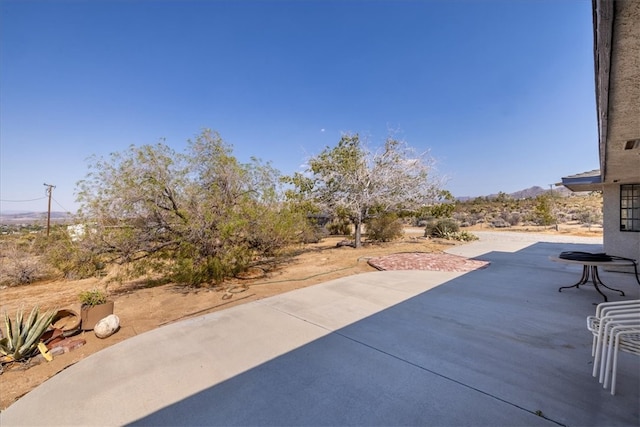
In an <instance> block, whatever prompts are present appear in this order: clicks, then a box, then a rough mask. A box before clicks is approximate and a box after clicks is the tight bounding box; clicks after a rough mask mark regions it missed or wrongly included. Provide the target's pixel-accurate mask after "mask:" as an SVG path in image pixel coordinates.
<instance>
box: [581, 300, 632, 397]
mask: <svg viewBox="0 0 640 427" xmlns="http://www.w3.org/2000/svg"><path fill="white" fill-rule="evenodd" d="M587 328H588V329H589V330H590V331H591V332H592V333H593V344H592V346H591V356H592V357H594V361H593V376H594V377H596V376H598V370H599V371H600V376H599V381H600V383H601V384H603V387H604V388H607V387H608V386H609V380H610V379H611V394H612V395H615V394H616V371H617V368H618V352H620V351H623V352H626V353H632V354H636V355H639V356H640V300H631V301H616V302H605V303H601V304H598V306H597V308H596V314H595V315H594V316H589V317H587Z"/></svg>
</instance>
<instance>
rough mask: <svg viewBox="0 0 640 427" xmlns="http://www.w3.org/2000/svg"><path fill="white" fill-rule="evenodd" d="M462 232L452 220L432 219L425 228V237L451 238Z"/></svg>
mask: <svg viewBox="0 0 640 427" xmlns="http://www.w3.org/2000/svg"><path fill="white" fill-rule="evenodd" d="M458 231H460V225H459V224H458V222H457V221H456V220H454V219H452V218H441V219H431V220H429V221H427V225H426V226H425V230H424V236H425V237H439V238H444V239H446V238H449V237H451V236H452V235H453V234H454V233H457V232H458Z"/></svg>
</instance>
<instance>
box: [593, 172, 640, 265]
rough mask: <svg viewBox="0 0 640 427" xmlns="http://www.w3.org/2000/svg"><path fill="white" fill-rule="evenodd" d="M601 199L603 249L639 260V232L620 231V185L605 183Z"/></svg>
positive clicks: (609, 252) (610, 253)
mask: <svg viewBox="0 0 640 427" xmlns="http://www.w3.org/2000/svg"><path fill="white" fill-rule="evenodd" d="M602 201H603V218H604V220H603V232H604V233H603V236H604V237H603V240H604V251H605V252H606V253H608V254H609V255H617V256H623V257H625V258H633V259H635V260H638V261H640V233H638V232H632V231H620V186H619V185H615V184H612V185H605V186H604V188H603V192H602ZM630 270H631V271H633V269H630Z"/></svg>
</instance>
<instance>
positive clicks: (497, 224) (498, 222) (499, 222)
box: [491, 218, 511, 228]
mask: <svg viewBox="0 0 640 427" xmlns="http://www.w3.org/2000/svg"><path fill="white" fill-rule="evenodd" d="M491 227H494V228H507V227H511V224H509V223H508V222H507V221H505V220H504V219H503V218H496V219H494V220H492V221H491Z"/></svg>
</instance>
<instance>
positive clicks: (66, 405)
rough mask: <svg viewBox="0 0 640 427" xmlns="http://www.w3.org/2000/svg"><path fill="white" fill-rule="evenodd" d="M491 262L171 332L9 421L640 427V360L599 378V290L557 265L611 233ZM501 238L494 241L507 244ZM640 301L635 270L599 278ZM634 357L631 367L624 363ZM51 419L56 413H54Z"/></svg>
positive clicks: (43, 390)
mask: <svg viewBox="0 0 640 427" xmlns="http://www.w3.org/2000/svg"><path fill="white" fill-rule="evenodd" d="M478 234H479V235H480V236H481V240H480V241H479V242H475V243H472V244H468V245H462V246H456V247H453V248H452V249H451V250H450V251H449V252H450V253H452V254H456V255H460V256H469V257H475V256H479V257H481V259H482V260H487V261H490V265H489V267H487V268H485V269H480V270H475V271H472V272H469V273H463V272H458V273H453V272H430V271H387V272H374V273H367V274H362V275H357V276H351V277H347V278H343V279H338V280H334V281H331V282H326V283H323V284H320V285H316V286H312V287H308V288H304V289H299V290H296V291H293V292H289V293H286V294H282V295H278V296H275V297H272V298H268V299H265V300H261V301H256V302H252V303H248V304H244V305H241V306H237V307H233V308H230V309H227V310H223V311H220V312H216V313H212V314H209V315H205V316H202V317H199V318H196V319H189V320H185V321H181V322H178V323H174V324H170V325H167V326H164V327H162V328H159V329H156V330H154V331H150V332H148V333H145V334H142V335H139V336H136V337H134V338H131V339H129V340H127V341H124V342H122V343H119V344H116V345H114V346H112V347H109V348H107V349H105V350H103V351H101V352H99V353H96V354H94V355H92V356H90V357H88V358H87V359H85V360H83V361H81V362H79V363H78V364H76V365H74V366H72V367H70V368H68V369H67V370H65V371H63V372H61V373H60V374H58V375H56V376H55V377H53V378H52V379H50V380H49V381H47V382H45V383H44V384H42V385H41V386H39V387H38V388H36V389H35V390H33V391H32V392H30V393H29V394H27V395H26V396H24V397H23V398H21V399H20V400H19V401H17V402H16V403H14V404H13V405H12V406H10V407H9V408H8V409H6V410H5V411H3V412H2V413H0V424H1V425H3V426H13V425H125V424H134V425H442V426H454V425H455V426H459V425H469V426H472V425H478V426H479V425H488V426H489V425H490V426H500V425H505V426H507V425H509V426H511V425H584V426H590V425H593V426H601V425H608V426H613V425H621V426H624V425H638V424H639V422H640V408H639V405H638V402H639V401H640V358H637V357H632V356H631V355H627V354H622V355H621V357H620V365H619V371H618V390H617V395H616V396H611V395H610V393H609V391H608V390H604V389H603V388H602V386H601V385H600V384H598V381H597V380H596V379H595V378H593V377H591V367H592V365H591V356H590V352H591V334H590V332H588V331H587V330H586V320H585V319H586V316H588V315H590V314H592V313H593V312H594V310H595V306H594V305H593V303H594V302H600V299H601V297H600V295H599V294H598V293H597V292H596V291H595V289H593V287H590V286H581V287H580V289H570V290H565V291H563V292H562V293H559V292H558V287H560V286H564V285H567V284H572V283H575V281H577V279H578V278H579V276H580V268H578V267H575V266H570V265H564V264H558V263H553V262H551V261H549V260H548V256H549V255H557V254H558V253H559V252H561V251H565V250H586V251H597V250H601V241H599V240H598V239H587V240H585V238H574V239H572V238H569V239H567V238H565V237H556V236H540V235H536V236H533V235H527V234H525V233H508V234H505V233H478ZM496 234H497V235H496ZM601 276H602V278H603V280H604V281H605V283H611V284H615V285H616V287H618V288H620V289H622V290H624V291H625V292H626V294H627V295H626V297H620V296H618V295H616V294H614V293H610V294H608V295H609V296H610V300H620V299H638V298H640V286H638V285H637V284H636V283H635V279H634V278H633V276H632V275H629V274H623V273H612V272H602V274H601ZM627 356H628V357H627ZM42 414H46V417H43V416H42Z"/></svg>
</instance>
